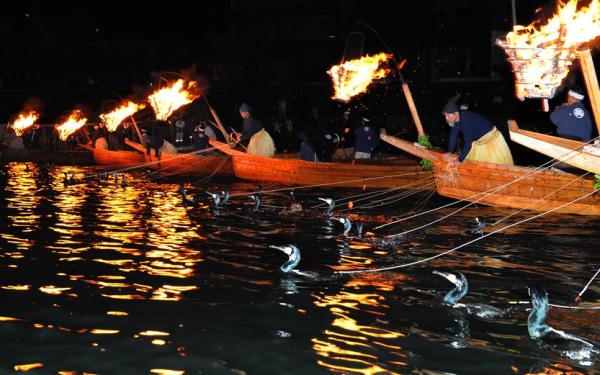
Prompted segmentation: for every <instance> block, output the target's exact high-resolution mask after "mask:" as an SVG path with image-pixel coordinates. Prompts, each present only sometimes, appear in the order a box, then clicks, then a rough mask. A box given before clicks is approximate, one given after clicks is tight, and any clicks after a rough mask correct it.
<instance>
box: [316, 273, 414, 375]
mask: <svg viewBox="0 0 600 375" xmlns="http://www.w3.org/2000/svg"><path fill="white" fill-rule="evenodd" d="M402 280H403V278H402V276H399V277H398V278H395V279H391V280H390V279H384V278H382V277H380V275H367V276H366V277H365V276H364V275H363V277H362V278H360V279H358V278H357V279H351V280H349V281H348V282H346V283H345V284H344V286H343V288H342V289H343V290H342V291H340V292H339V293H337V294H335V295H325V294H318V295H315V299H316V300H315V302H314V304H315V305H316V306H317V307H319V308H326V309H328V310H329V311H330V312H331V313H332V314H333V316H334V318H333V320H332V321H331V326H330V327H329V328H327V329H325V330H323V332H322V333H323V335H324V336H325V337H324V338H318V337H315V338H313V339H312V343H313V350H314V351H315V353H316V354H317V355H319V356H320V357H321V359H320V360H319V361H318V363H319V365H321V366H323V367H325V368H328V369H330V370H333V371H336V372H339V371H342V372H346V371H348V372H352V373H362V374H376V373H388V374H394V373H397V372H394V371H392V369H397V368H399V367H403V366H407V364H406V363H405V362H404V361H403V358H404V357H406V354H405V353H404V352H403V351H402V347H401V346H399V345H398V339H401V338H402V337H404V336H405V333H403V332H399V331H396V330H392V329H387V328H385V326H386V325H387V322H386V316H387V314H388V313H389V311H388V310H389V306H388V305H387V304H386V303H385V297H384V295H383V293H380V292H386V293H389V292H392V291H393V290H394V288H395V285H396V284H398V283H401V282H402ZM353 312H355V313H357V315H360V316H361V317H362V318H364V317H365V315H364V312H368V313H369V314H368V315H367V316H368V317H369V318H372V321H370V322H369V323H368V324H361V322H359V321H358V320H357V319H355V318H353V316H352V314H353ZM378 348H379V349H382V348H385V350H386V351H387V353H388V355H391V356H392V357H396V358H386V359H385V360H383V359H382V358H380V357H379V356H378V355H377V353H378ZM384 363H387V364H388V365H393V366H394V367H392V369H390V368H386V367H382V366H385V365H384Z"/></svg>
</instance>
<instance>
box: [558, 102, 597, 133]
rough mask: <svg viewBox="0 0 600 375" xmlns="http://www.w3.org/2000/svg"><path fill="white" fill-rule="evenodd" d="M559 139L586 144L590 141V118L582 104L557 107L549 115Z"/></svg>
mask: <svg viewBox="0 0 600 375" xmlns="http://www.w3.org/2000/svg"><path fill="white" fill-rule="evenodd" d="M550 121H552V123H553V124H554V125H556V134H557V135H558V136H560V137H565V138H571V139H577V140H581V141H583V142H588V141H589V140H590V139H592V118H591V117H590V113H589V112H588V111H587V109H585V106H584V105H583V103H580V102H575V103H571V104H568V105H561V106H558V107H556V108H555V109H554V111H552V113H551V114H550Z"/></svg>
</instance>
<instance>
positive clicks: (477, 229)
mask: <svg viewBox="0 0 600 375" xmlns="http://www.w3.org/2000/svg"><path fill="white" fill-rule="evenodd" d="M475 223H476V224H475V226H474V227H473V228H471V230H470V232H471V234H479V235H481V236H483V228H485V225H486V222H485V219H483V218H480V217H479V216H477V217H476V218H475Z"/></svg>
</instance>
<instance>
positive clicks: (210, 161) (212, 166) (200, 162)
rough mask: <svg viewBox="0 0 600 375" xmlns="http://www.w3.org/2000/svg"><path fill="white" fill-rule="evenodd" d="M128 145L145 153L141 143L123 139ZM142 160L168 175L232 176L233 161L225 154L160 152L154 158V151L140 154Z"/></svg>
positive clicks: (150, 166)
mask: <svg viewBox="0 0 600 375" xmlns="http://www.w3.org/2000/svg"><path fill="white" fill-rule="evenodd" d="M125 142H126V143H127V144H128V145H129V146H130V147H133V148H135V149H136V150H138V151H140V152H142V153H145V151H146V149H145V147H144V146H143V145H141V144H139V143H136V142H132V141H129V140H126V141H125ZM142 158H143V159H144V161H147V162H148V167H149V168H152V169H156V170H160V172H162V173H166V174H170V175H186V176H211V175H219V176H233V175H234V172H233V163H232V161H231V158H230V157H229V156H227V155H197V154H194V153H189V154H168V153H161V154H160V160H158V159H156V157H155V156H154V153H153V152H152V153H151V156H145V154H142Z"/></svg>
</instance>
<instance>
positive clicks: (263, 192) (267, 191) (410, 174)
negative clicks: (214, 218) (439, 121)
mask: <svg viewBox="0 0 600 375" xmlns="http://www.w3.org/2000/svg"><path fill="white" fill-rule="evenodd" d="M423 173H430V172H415V173H403V174H396V175H389V176H380V177H369V178H359V179H355V180H345V181H337V182H330V183H323V184H315V185H305V186H294V187H288V188H280V189H272V190H260V191H258V190H257V191H252V192H247V193H238V194H232V195H231V196H232V197H236V196H245V195H252V194H255V193H261V194H269V193H274V192H280V191H288V190H299V189H311V188H315V187H322V186H334V185H341V184H347V183H351V182H359V181H372V180H382V179H387V178H395V177H406V176H416V175H419V174H423Z"/></svg>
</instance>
